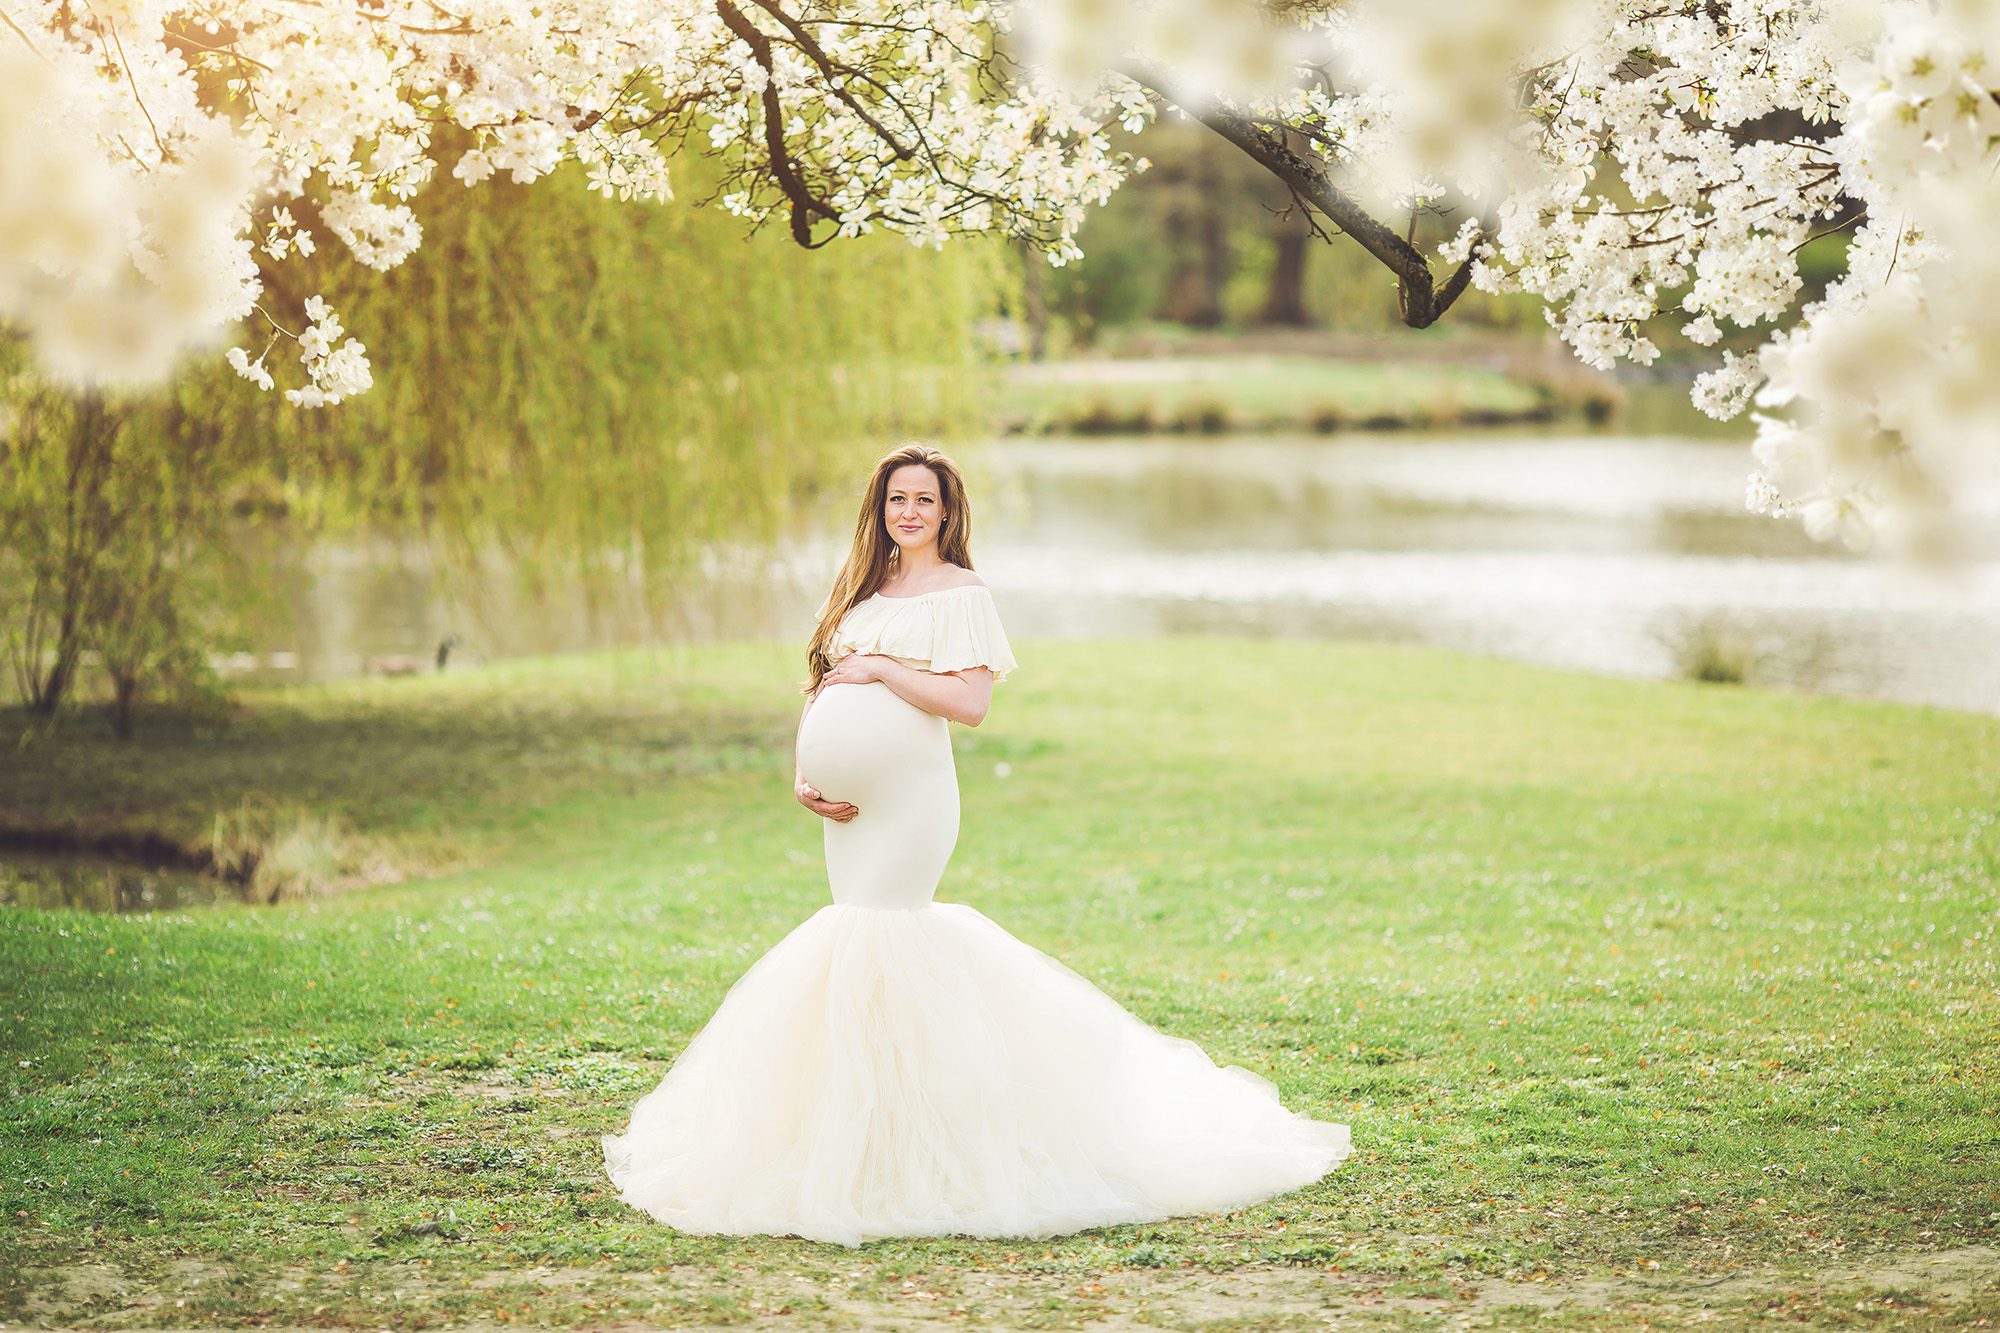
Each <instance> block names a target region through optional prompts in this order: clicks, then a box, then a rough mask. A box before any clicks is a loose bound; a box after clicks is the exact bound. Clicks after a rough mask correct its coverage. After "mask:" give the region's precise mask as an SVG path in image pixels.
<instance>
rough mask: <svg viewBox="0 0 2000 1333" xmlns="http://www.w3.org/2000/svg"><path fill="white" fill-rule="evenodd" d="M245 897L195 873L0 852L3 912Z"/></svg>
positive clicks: (122, 908) (167, 906)
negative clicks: (6, 908)
mask: <svg viewBox="0 0 2000 1333" xmlns="http://www.w3.org/2000/svg"><path fill="white" fill-rule="evenodd" d="M242 898H243V892H242V890H241V889H238V888H237V887H235V886H234V885H231V884H228V883H226V882H224V881H223V880H220V879H217V878H215V877H213V876H208V875H199V874H195V873H193V872H191V871H185V870H159V869H154V868H151V867H148V866H144V865H140V864H137V863H135V862H131V861H121V860H113V859H111V858H108V857H100V856H89V855H81V854H70V853H53V852H52V853H38V852H19V851H8V852H4V853H0V906H4V907H73V908H78V909H81V910H83V911H90V912H153V911H169V910H173V909H177V908H183V907H205V906H208V905H210V904H213V903H218V902H223V901H225V900H227V901H240V900H241V899H242Z"/></svg>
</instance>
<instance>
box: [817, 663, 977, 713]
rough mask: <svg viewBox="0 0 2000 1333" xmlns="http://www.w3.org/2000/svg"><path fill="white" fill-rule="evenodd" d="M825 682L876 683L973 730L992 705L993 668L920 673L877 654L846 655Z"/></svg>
mask: <svg viewBox="0 0 2000 1333" xmlns="http://www.w3.org/2000/svg"><path fill="white" fill-rule="evenodd" d="M826 680H828V681H830V682H832V683H835V684H866V683H867V682H868V681H871V680H879V681H881V682H882V683H883V684H884V685H887V686H888V687H889V688H890V689H892V690H894V691H895V692H896V693H897V695H899V696H900V697H901V698H903V699H904V700H905V701H907V702H909V703H912V704H914V705H916V706H917V707H918V708H921V709H923V710H924V711H925V712H926V713H936V714H937V715H938V716H939V717H943V718H949V719H950V720H951V721H953V722H962V723H964V724H965V725H966V726H968V727H976V726H978V725H979V724H980V723H981V722H983V721H984V720H985V719H986V710H987V709H988V708H990V707H991V706H992V703H993V668H991V667H983V666H980V667H967V668H966V669H965V670H963V671H952V672H935V671H923V670H920V669H918V668H916V667H913V666H904V665H903V664H902V663H901V662H898V661H897V660H896V659H895V658H893V657H888V656H886V655H883V654H881V653H850V654H849V655H848V656H846V657H843V658H842V659H841V660H840V661H839V662H838V663H836V664H835V665H834V668H833V670H832V671H829V672H828V673H827V675H826Z"/></svg>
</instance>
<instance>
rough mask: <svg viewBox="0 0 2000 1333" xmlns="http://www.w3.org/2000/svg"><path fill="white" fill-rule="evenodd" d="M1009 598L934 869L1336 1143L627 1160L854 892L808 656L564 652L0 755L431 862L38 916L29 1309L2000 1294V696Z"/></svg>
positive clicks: (1178, 1321)
mask: <svg viewBox="0 0 2000 1333" xmlns="http://www.w3.org/2000/svg"><path fill="white" fill-rule="evenodd" d="M1016 647H1017V651H1018V654H1019V656H1020V658H1021V663H1022V670H1021V671H1020V673H1019V674H1018V675H1016V676H1014V677H1013V678H1012V679H1010V680H1008V681H1007V682H1005V683H1003V684H1001V685H1000V686H999V687H998V689H997V691H996V699H995V704H994V707H993V710H992V713H991V715H990V716H989V718H988V719H987V721H986V723H985V725H983V726H981V727H979V728H977V729H974V730H967V729H963V728H956V727H955V728H954V729H953V730H954V740H955V743H956V745H957V748H958V764H959V775H960V783H961V787H962V790H963V796H964V811H965V815H964V823H963V831H962V834H961V837H960V841H959V845H958V850H957V853H956V856H955V858H954V861H953V863H952V867H951V869H950V871H949V872H948V873H947V876H946V879H945V884H944V887H943V889H942V890H941V892H940V897H941V898H945V899H949V900H953V901H959V902H965V903H970V904H972V905H974V906H976V907H978V908H979V909H980V910H981V911H983V912H985V913H986V914H988V915H989V916H991V917H993V918H994V919H995V920H996V921H998V922H999V923H1001V924H1002V925H1004V926H1005V927H1006V928H1007V929H1009V930H1010V931H1012V932H1013V933H1014V934H1016V935H1017V936H1019V937H1020V938H1022V939H1024V940H1026V941H1028V942H1029V943H1031V944H1034V945H1036V946H1037V947H1040V948H1042V949H1045V950H1047V951H1049V952H1050V953H1052V954H1054V955H1056V956H1057V957H1059V958H1061V959H1062V960H1064V961H1065V962H1067V963H1068V964H1069V965H1071V966H1072V967H1074V968H1076V969H1077V970H1079V971H1080V972H1082V973H1083V974H1084V975H1086V976H1088V977H1090V978H1091V979H1092V980H1094V981H1095V982H1097V983H1098V984H1099V985H1100V986H1102V987H1103V988H1104V989H1105V990H1106V991H1107V992H1108V993H1109V994H1111V995H1112V996H1113V997H1114V998H1116V999H1118V1000H1119V1001H1120V1002H1121V1003H1123V1004H1125V1005H1126V1006H1127V1007H1128V1008H1131V1009H1132V1010H1134V1011H1135V1012H1137V1013H1138V1014H1140V1015H1141V1016H1142V1017H1144V1018H1145V1019H1147V1020H1148V1021H1150V1022H1152V1023H1154V1024H1156V1025H1157V1026H1160V1027H1162V1028H1164V1029H1167V1030H1169V1031H1171V1032H1173V1033H1175V1034H1177V1035H1182V1036H1186V1037H1190V1038H1192V1039H1194V1040H1196V1041H1198V1042H1200V1043H1201V1044H1202V1045H1203V1046H1204V1047H1205V1048H1206V1049H1207V1050H1208V1051H1209V1052H1210V1053H1211V1054H1213V1055H1214V1056H1216V1057H1217V1058H1218V1059H1220V1060H1223V1061H1225V1062H1232V1063H1237V1064H1241V1065H1243V1066H1245V1067H1247V1068H1250V1069H1252V1070H1255V1071H1257V1072H1258V1073H1260V1074H1263V1075H1265V1076H1266V1077H1268V1078H1270V1079H1272V1080H1274V1081H1275V1082H1276V1083H1277V1084H1278V1086H1279V1088H1280V1090H1281V1091H1282V1093H1283V1096H1284V1098H1285V1101H1286V1103H1287V1104H1288V1105H1290V1106H1292V1107H1294V1108H1295V1109H1299V1110H1302V1111H1306V1112H1308V1113H1311V1114H1313V1115H1315V1116H1318V1117H1321V1118H1331V1119H1340V1120H1345V1121H1346V1122H1348V1123H1349V1124H1351V1125H1352V1127H1353V1134H1354V1139H1355V1143H1356V1151H1355V1154H1354V1156H1353V1157H1352V1158H1350V1159H1349V1160H1348V1161H1347V1162H1346V1163H1345V1164H1344V1165H1343V1166H1341V1167H1340V1168H1339V1169H1338V1170H1337V1171H1335V1172H1334V1173H1332V1174H1331V1175H1329V1176H1328V1177H1327V1178H1326V1179H1324V1180H1322V1181H1321V1182H1319V1183H1317V1184H1315V1185H1313V1186H1311V1187H1309V1188H1307V1189H1304V1190H1301V1191H1299V1192H1296V1193H1294V1194H1291V1195H1287V1196H1284V1197H1281V1198H1278V1199H1275V1200H1273V1201H1271V1202H1269V1203H1266V1204H1263V1205H1260V1206H1257V1207H1254V1208H1251V1209H1247V1210H1244V1211H1241V1212H1237V1213H1232V1214H1229V1215H1225V1216H1214V1217H1196V1218H1187V1219H1180V1220H1174V1221H1169V1222H1163V1223H1159V1224H1154V1225H1146V1226H1132V1227H1118V1228H1110V1229H1105V1230H1101V1231H1094V1232H1088V1233H1083V1234H1080V1235H1075V1236H1069V1237H1063V1238H1058V1239H1053V1240H1043V1241H1027V1240H1022V1241H976V1240H966V1239H947V1240H907V1241H904V1240H891V1241H882V1242H876V1243H873V1244H870V1245H867V1246H865V1247H862V1248H860V1249H858V1250H848V1249H843V1248H840V1247H836V1246H829V1245H822V1244H815V1243H810V1242H802V1241H796V1240H780V1239H738V1238H728V1237H698V1236H686V1235H680V1234H676V1233H674V1232H671V1231H669V1230H667V1229H665V1228H663V1227H661V1226H660V1225H658V1224H657V1223H655V1222H653V1221H652V1220H651V1219H650V1218H648V1217H646V1216H645V1215H644V1214H641V1213H639V1212H637V1211H635V1210H633V1209H631V1208H629V1207H628V1206H626V1205H625V1204H623V1203H621V1202H620V1201H619V1200H618V1199H617V1198H616V1197H615V1196H614V1195H613V1194H612V1193H611V1192H610V1190H609V1189H608V1183H607V1181H606V1180H605V1178H604V1175H603V1171H602V1160H601V1155H600V1151H599V1146H598V1142H597V1136H598V1135H599V1134H601V1133H606V1132H610V1131H613V1130H615V1129H617V1128H619V1127H620V1126H621V1124H622V1121H623V1118H624V1115H625V1113H626V1111H627V1109H628V1108H629V1106H630V1104H631V1103H632V1102H633V1101H634V1100H636V1099H637V1098H638V1097H639V1096H640V1095H641V1094H643V1093H644V1092H645V1091H647V1090H648V1089H650V1088H651V1087H652V1086H653V1085H654V1084H655V1083H656V1082H657V1081H658V1079H659V1078H660V1076H661V1074H662V1073H663V1072H664V1071H665V1070H666V1068H667V1066H668V1064H669V1063H670V1062H671V1060H672V1059H673V1057H674V1056H675V1054H676V1053H677V1052H678V1051H680V1050H681V1049H682V1047H683V1046H684V1045H685V1044H686V1042H687V1041H688V1039H689V1038H690V1037H691V1036H692V1035H693V1034H694V1033H695V1032H696V1030H697V1029H698V1028H699V1027H700V1025H701V1024H702V1023H703V1021H704V1020H705V1019H706V1017H707V1015H708V1014H709V1013H711V1012H712V1011H713V1009H714V1007H715V1005H716V1004H717V1002H718V1001H719V1000H720V999H721V998H722V995H723V993H724V992H725V990H726V989H727V988H728V986H729V984H730V983H731V982H732V981H733V980H734V979H735V978H736V977H737V976H738V975H740V974H741V972H742V971H743V970H744V969H745V968H746V967H747V966H748V965H749V964H750V963H751V962H752V961H753V960H754V959H755V958H756V957H757V956H759V955H760V954H761V953H762V952H763V951H764V950H766V949H768V948H769V947H770V946H771V945H772V944H774V943H775V942H776V941H777V940H778V939H780V938H781V937H782V936H783V935H784V934H785V933H786V932H787V931H788V930H790V929H791V928H792V927H794V926H795V925H797V924H798V923H799V922H801V921H803V920H804V919H805V918H806V917H807V916H808V915H810V914H811V912H812V911H813V910H814V909H816V908H817V907H818V906H819V905H820V904H822V903H823V902H825V901H826V897H827V891H826V884H825V878H824V872H823V869H822V866H821V860H820V836H821V834H820V828H819V824H818V821H817V819H816V818H815V817H814V816H813V815H811V814H809V813H808V812H806V811H805V810H803V809H802V808H800V807H799V806H797V805H796V804H795V803H794V802H793V800H792V797H791V791H790V786H791V774H792V760H791V742H792V736H793V732H794V726H795V723H796V719H797V713H798V708H799V704H800V702H801V700H800V699H799V697H798V696H797V694H796V693H795V682H796V680H797V679H798V678H799V677H800V676H801V675H802V672H803V663H802V660H801V659H800V657H799V655H798V653H797V652H796V651H795V650H794V649H793V648H792V647H790V646H788V645H785V646H780V645H767V644H734V645H721V646H712V647H703V648H698V649H690V650H685V651H677V652H673V653H657V654H636V653H635V654H620V655H608V656H591V657H574V658H560V659H545V660H536V661H525V662H513V663H506V664H499V665H494V666H489V667H484V668H480V669H478V670H476V671H470V672H467V673H464V674H447V675H444V676H440V677H433V678H424V679H411V680H398V681H365V682H354V683H347V684H340V685H330V686H322V687H309V688H308V687H301V688H292V689H286V690H281V691H266V692H257V693H252V694H249V695H247V696H245V699H244V706H243V708H242V709H241V711H240V714H239V716H238V717H237V718H236V719H235V720H234V721H232V722H230V723H229V724H227V725H220V724H215V723H206V722H203V723H196V722H188V723H169V722H166V721H162V720H159V719H153V720H152V721H151V722H150V724H148V725H145V726H144V728H143V730H142V734H141V737H140V739H139V740H138V741H137V742H135V743H133V744H129V745H124V746H121V745H118V744H116V743H115V742H112V741H111V740H109V739H108V737H104V738H100V736H99V731H100V728H99V727H97V726H95V725H93V724H90V723H88V722H85V723H81V724H78V725H72V726H70V727H68V728H66V729H65V730H64V731H63V732H61V733H59V734H57V735H56V736H55V737H53V738H47V739H43V740H40V741H37V742H35V743H34V744H31V745H28V746H25V747H23V748H19V749H11V750H10V752H9V754H8V757H7V759H6V760H5V761H4V762H0V813H4V815H5V816H6V818H7V819H8V821H9V822H11V823H14V824H17V825H24V826H39V827H73V828H109V827H122V828H126V829H140V828H150V829H156V830H163V831H166V832H169V833H171V834H172V835H174V836H176V837H179V838H182V839H184V840H188V841H198V840H199V839H201V838H202V837H204V836H206V835H207V833H208V831H209V830H210V829H212V827H213V826H214V824H215V822H216V819H217V816H218V815H222V816H224V817H225V822H228V821H229V820H238V821H243V820H246V819H247V816H246V815H245V813H244V812H246V811H254V812H256V814H257V818H258V820H260V821H262V826H263V827H265V828H266V831H267V832H278V833H282V832H283V831H284V829H285V827H286V821H288V820H296V821H298V827H301V828H320V829H321V830H322V834H321V835H320V837H321V840H322V841H323V842H326V843H327V844H328V847H327V848H326V849H325V850H324V856H325V857H326V858H329V859H331V860H332V861H337V862H340V863H341V864H342V865H344V866H345V867H346V868H347V869H348V870H350V871H353V872H355V875H356V877H357V878H359V879H368V878H373V879H375V880H377V881H388V880H392V879H394V877H395V876H397V875H399V874H400V875H402V876H404V878H402V879H401V881H400V882H378V883H377V884H375V885H374V886H373V887H367V886H364V887H357V888H353V889H350V890H348V891H344V892H340V893H336V894H332V895H328V896H322V897H317V898H309V899H303V900H298V901H281V902H280V903H278V904H276V905H271V906H251V905H234V904H232V905H227V906H223V907H218V908H213V909H210V908H203V909H197V910H190V911H182V912H172V913H155V914H151V915H141V916H127V917H107V916H101V915H94V914H88V913H82V912H72V911H48V910H10V911H7V912H5V913H4V915H0V1322H6V1323H17V1324H19V1323H26V1324H34V1325H44V1326H57V1325H71V1326H75V1325H87V1326H93V1327H210V1326H218V1325H234V1326H241V1325H249V1324H276V1325H286V1326H326V1327H355V1328H371V1329H372V1328H427V1327H441V1326H482V1327H497V1326H501V1325H555V1326H578V1327H583V1326H610V1325H618V1324H627V1325H629V1324H633V1323H635V1322H642V1323H644V1324H646V1325H650V1326H661V1327H735V1328H773V1329H781V1328H784V1329H788V1328H821V1327H849V1328H907V1327H912V1326H919V1325H921V1326H931V1325H946V1324H949V1325H956V1326H964V1327H976V1328H1072V1327H1090V1328H1139V1327H1155V1328H1189V1329H1194V1328H1199V1329H1266V1328H1270V1329H1291V1328H1300V1329H1304V1328H1322V1327H1327V1326H1329V1325H1338V1326H1356V1327H1369V1326H1375V1325H1378V1324H1379V1325H1380V1326H1383V1327H1398V1328H1405V1327H1407V1328H1429V1327H1439V1328H1442V1327H1448V1326H1465V1325H1467V1324H1468V1323H1470V1324H1474V1325H1478V1324H1484V1325H1486V1326H1495V1327H1507V1326H1512V1325H1513V1324H1515V1323H1526V1322H1530V1321H1532V1322H1534V1323H1535V1324H1536V1326H1537V1327H1545V1328H1546V1327H1575V1328H1607V1329H1609V1328H1619V1329H1624V1328H1634V1327H1640V1326H1648V1327H1680V1326H1684V1325H1685V1326H1691V1325H1693V1324H1697V1323H1710V1322H1713V1321H1717V1320H1720V1321H1723V1322H1724V1323H1725V1325H1727V1324H1732V1323H1735V1324H1741V1323H1752V1322H1763V1321H1769V1322H1774V1323H1783V1324H1786V1325H1789V1326H1793V1327H1798V1326H1825V1327H1882V1328H1898V1329H1901V1328H1912V1327H1938V1328H1944V1327H1972V1326H1991V1324H1992V1323H1993V1322H1994V1321H1996V1320H2000V1068H1996V1065H1997V1064H2000V1040H1996V1039H2000V996H1996V981H2000V947H1997V946H1996V938H1995V930H1996V925H1995V923H1996V907H1997V906H2000V719H1996V718H1991V717H1980V716H1973V715H1967V714H1960V713H1951V712H1947V711H1943V710H1937V709H1928V708H1918V707H1908V706H1900V705H1892V704H1881V703H1870V702H1862V701H1854V700H1843V699H1830V698H1813V697H1807V696H1795V695H1787V694H1782V693H1776V692H1766V691H1759V690H1752V689H1744V688H1741V687H1733V686H1715V685H1700V684H1694V683H1679V682H1644V681H1630V680H1614V679H1606V678H1596V677H1590V676H1585V675H1578V674H1569V673H1563V672H1557V671H1551V670H1546V669H1541V668H1536V667H1530V666H1525V665H1518V664H1513V663H1507V662H1502V661H1496V660H1488V659H1484V658H1479V657H1475V656H1470V655H1464V654H1458V653H1453V652H1448V651H1442V650H1434V649H1427V648H1415V647H1397V646H1377V645H1361V644H1339V643H1294V642H1261V641H1260V642H1250V641H1228V640H1220V639H1182V640H1171V641H1166V642H1143V643H1141V642H1111V641H1089V642H1086V641H1062V642H1025V643H1020V644H1017V645H1016ZM9 734H10V736H11V735H12V734H13V731H12V730H11V729H10V732H9ZM322 820H331V821H332V822H331V823H330V824H327V823H321V822H319V821H322ZM327 829H332V830H335V831H334V832H325V830H327ZM1981 1320H1984V1321H1986V1322H1985V1324H1984V1325H1982V1324H1981V1323H1980V1322H1979V1321H1981Z"/></svg>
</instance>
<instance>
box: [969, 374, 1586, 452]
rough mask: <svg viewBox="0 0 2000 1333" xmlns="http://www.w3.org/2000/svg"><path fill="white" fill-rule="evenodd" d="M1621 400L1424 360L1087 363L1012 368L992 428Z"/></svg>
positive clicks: (1414, 420)
mask: <svg viewBox="0 0 2000 1333" xmlns="http://www.w3.org/2000/svg"><path fill="white" fill-rule="evenodd" d="M1617 393H1618V389H1617V386H1616V385H1615V384H1611V383H1610V382H1609V381H1605V382H1603V383H1601V384H1595V385H1591V386H1585V387H1578V386H1577V385H1575V384H1573V383H1572V381H1570V380H1565V381H1563V382H1562V383H1561V384H1557V383H1555V382H1552V381H1539V380H1532V379H1527V378H1523V377H1521V376H1518V375H1514V374H1510V373H1508V372H1507V371H1505V370H1502V369H1499V368H1495V367H1488V366H1477V365H1461V364H1452V363H1450V362H1447V361H1440V360H1429V359H1417V358H1412V359H1402V360H1397V359H1369V360H1360V359H1355V360H1343V359H1336V358H1329V357H1317V356H1285V355H1259V354H1245V355H1231V356H1202V357H1161V358H1135V359H1131V360H1111V359H1103V360H1079V361H1066V362H1057V363H1047V364H1037V363H1024V364H1021V365H1017V366H1014V367H1011V368H1010V373H1009V376H1008V379H1007V381H1006V387H1005V389H1004V391H1003V393H1002V395H1001V398H1000V401H999V404H998V406H997V408H996V413H995V419H996V424H997V425H998V426H999V427H1000V428H1001V429H1003V430H1008V431H1013V432H1023V433H1029V434H1042V433H1050V432H1061V433H1068V434H1085V435H1087V434H1098V433H1107V432H1117V433H1128V432H1146V431H1162V432H1175V433H1185V432H1200V433H1217V432H1241V431H1262V430H1314V431H1339V430H1351V429H1361V430H1389V429H1403V428H1442V427H1450V426H1478V425H1499V424H1505V423H1515V422H1529V421H1548V420H1552V419H1554V418H1556V417H1558V416H1562V415H1564V414H1573V413H1584V414H1588V415H1593V416H1598V417H1601V416H1603V415H1604V414H1606V413H1608V412H1609V411H1610V409H1611V406H1612V404H1613V403H1614V402H1615V400H1616V395H1617Z"/></svg>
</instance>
